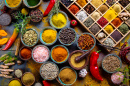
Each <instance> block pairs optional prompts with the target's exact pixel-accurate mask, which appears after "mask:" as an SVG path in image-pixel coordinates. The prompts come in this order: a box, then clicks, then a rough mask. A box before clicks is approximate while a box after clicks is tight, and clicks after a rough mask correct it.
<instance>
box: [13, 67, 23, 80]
mask: <svg viewBox="0 0 130 86" xmlns="http://www.w3.org/2000/svg"><path fill="white" fill-rule="evenodd" d="M20 73H21V74H20ZM14 76H15V77H16V78H21V77H22V76H23V70H22V69H16V70H15V71H14Z"/></svg>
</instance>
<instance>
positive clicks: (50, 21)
mask: <svg viewBox="0 0 130 86" xmlns="http://www.w3.org/2000/svg"><path fill="white" fill-rule="evenodd" d="M59 13H62V14H63V15H64V16H65V17H66V20H67V21H66V24H65V25H64V26H63V27H60V28H59V27H56V26H55V25H54V24H53V23H52V20H51V19H52V16H53V15H54V14H52V15H51V16H50V20H49V23H50V25H51V26H52V27H54V28H56V29H61V28H64V27H66V25H67V23H68V16H67V14H66V13H65V12H63V11H59Z"/></svg>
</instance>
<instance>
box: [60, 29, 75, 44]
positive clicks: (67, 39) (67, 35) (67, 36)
mask: <svg viewBox="0 0 130 86" xmlns="http://www.w3.org/2000/svg"><path fill="white" fill-rule="evenodd" d="M75 38H76V33H75V31H74V30H72V29H69V28H66V29H62V30H61V31H60V35H59V39H60V41H61V42H62V43H64V44H71V43H72V42H74V40H75Z"/></svg>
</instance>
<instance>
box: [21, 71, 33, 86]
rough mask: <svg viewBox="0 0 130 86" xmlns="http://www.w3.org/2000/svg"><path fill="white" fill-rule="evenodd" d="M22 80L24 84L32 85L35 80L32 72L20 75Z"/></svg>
mask: <svg viewBox="0 0 130 86" xmlns="http://www.w3.org/2000/svg"><path fill="white" fill-rule="evenodd" d="M22 82H23V84H24V85H32V84H33V83H34V82H35V77H34V75H33V74H32V73H30V72H26V73H25V74H24V75H23V76H22Z"/></svg>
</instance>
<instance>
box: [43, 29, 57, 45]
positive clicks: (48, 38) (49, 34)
mask: <svg viewBox="0 0 130 86" xmlns="http://www.w3.org/2000/svg"><path fill="white" fill-rule="evenodd" d="M56 36H57V32H56V31H55V30H52V29H46V30H44V32H43V33H42V39H43V41H44V42H46V43H53V42H54V41H55V40H56Z"/></svg>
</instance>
